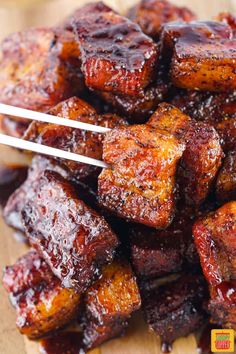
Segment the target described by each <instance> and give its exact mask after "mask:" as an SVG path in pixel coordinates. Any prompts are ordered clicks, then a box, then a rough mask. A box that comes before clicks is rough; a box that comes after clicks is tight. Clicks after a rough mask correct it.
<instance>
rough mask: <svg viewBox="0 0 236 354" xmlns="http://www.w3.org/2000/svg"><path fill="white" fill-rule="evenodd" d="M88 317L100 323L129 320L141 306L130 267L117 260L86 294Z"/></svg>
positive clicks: (122, 260) (106, 268) (124, 262)
mask: <svg viewBox="0 0 236 354" xmlns="http://www.w3.org/2000/svg"><path fill="white" fill-rule="evenodd" d="M85 306H86V314H87V316H88V318H90V319H91V318H93V319H94V320H95V321H97V322H98V323H99V324H108V323H110V322H111V321H116V320H119V319H128V318H129V317H130V315H131V313H132V312H134V311H135V310H138V309H139V307H140V296H139V290H138V286H137V283H136V279H135V276H134V274H133V272H132V270H131V267H130V265H129V264H128V263H127V262H126V261H125V260H124V259H121V260H114V261H113V262H112V263H111V264H109V265H107V266H105V267H104V268H103V271H102V277H101V279H100V280H98V281H97V282H96V283H95V284H93V285H92V286H91V287H90V288H89V289H88V291H87V292H86V294H85Z"/></svg>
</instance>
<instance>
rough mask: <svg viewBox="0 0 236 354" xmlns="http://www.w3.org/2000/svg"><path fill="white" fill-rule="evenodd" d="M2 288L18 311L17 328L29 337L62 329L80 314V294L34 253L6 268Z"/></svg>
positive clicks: (29, 253) (33, 251)
mask: <svg viewBox="0 0 236 354" xmlns="http://www.w3.org/2000/svg"><path fill="white" fill-rule="evenodd" d="M3 285H4V287H5V289H6V291H7V292H8V293H9V298H10V301H11V303H12V305H13V307H14V308H15V310H16V314H17V320H16V325H17V328H18V329H19V331H20V332H21V333H22V334H26V335H27V336H28V337H30V338H34V339H35V338H39V337H41V336H43V335H46V334H48V333H50V332H52V331H54V330H56V329H58V328H60V327H63V326H64V325H66V324H67V323H68V322H70V321H71V320H72V319H74V318H75V317H76V315H77V311H78V307H79V304H80V295H79V294H78V293H77V292H76V291H75V290H74V289H65V288H63V287H62V286H61V282H60V280H59V279H58V278H57V277H55V275H54V274H53V273H52V272H51V270H50V268H49V267H48V265H47V263H46V262H45V261H44V260H43V259H42V258H41V256H40V255H39V254H38V253H37V252H36V251H35V250H30V251H29V252H28V253H27V254H25V255H24V256H23V257H21V258H19V259H18V260H17V261H16V263H15V264H14V265H12V266H8V267H6V268H5V271H4V276H3Z"/></svg>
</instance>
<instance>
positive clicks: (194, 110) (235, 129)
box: [171, 90, 236, 152]
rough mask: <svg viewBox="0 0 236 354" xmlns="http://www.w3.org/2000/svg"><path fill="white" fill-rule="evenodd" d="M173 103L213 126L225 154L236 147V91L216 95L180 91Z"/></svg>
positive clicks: (192, 116) (212, 93)
mask: <svg viewBox="0 0 236 354" xmlns="http://www.w3.org/2000/svg"><path fill="white" fill-rule="evenodd" d="M171 103H172V104H173V105H175V106H176V107H178V108H179V109H180V110H181V111H183V112H184V113H185V114H188V115H189V116H190V117H191V118H194V119H196V120H197V121H203V122H206V123H209V124H211V125H212V126H213V127H214V128H215V129H216V130H217V132H218V134H219V136H220V139H221V145H222V148H223V150H224V151H225V152H228V151H230V150H234V149H235V146H236V114H235V112H236V91H232V92H230V93H214V92H200V91H186V90H180V91H178V93H177V95H175V96H174V97H173V98H172V101H171Z"/></svg>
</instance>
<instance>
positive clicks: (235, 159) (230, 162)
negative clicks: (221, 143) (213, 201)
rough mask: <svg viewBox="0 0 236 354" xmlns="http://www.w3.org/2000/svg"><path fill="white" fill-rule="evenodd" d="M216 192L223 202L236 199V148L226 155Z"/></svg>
mask: <svg viewBox="0 0 236 354" xmlns="http://www.w3.org/2000/svg"><path fill="white" fill-rule="evenodd" d="M216 194H217V198H218V200H219V201H221V202H226V201H230V200H236V150H234V151H233V150H232V151H230V152H229V153H228V154H227V156H226V157H225V160H224V162H223V165H222V168H221V170H220V172H219V174H218V177H217V181H216Z"/></svg>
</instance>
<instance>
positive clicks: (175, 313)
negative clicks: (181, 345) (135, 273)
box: [141, 275, 207, 345]
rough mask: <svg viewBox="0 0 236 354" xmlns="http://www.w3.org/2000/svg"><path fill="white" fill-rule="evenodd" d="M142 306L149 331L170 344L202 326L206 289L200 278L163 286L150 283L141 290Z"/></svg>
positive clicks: (193, 276)
mask: <svg viewBox="0 0 236 354" xmlns="http://www.w3.org/2000/svg"><path fill="white" fill-rule="evenodd" d="M141 296H142V306H143V310H144V315H145V318H146V320H147V323H148V324H149V327H150V329H151V330H152V331H154V332H155V333H156V334H157V335H159V336H160V337H161V340H162V342H163V343H166V344H170V345H171V343H172V342H173V341H174V340H175V339H176V338H178V337H182V336H186V335H188V334H189V333H191V332H193V331H195V330H197V329H199V328H200V326H201V325H202V324H203V322H204V319H205V317H206V314H205V312H204V310H203V302H204V300H205V299H206V298H207V289H206V286H205V282H204V280H203V278H202V277H201V276H199V275H182V276H180V277H179V278H177V280H174V281H173V280H172V281H171V280H170V281H169V282H168V283H166V284H164V285H160V284H158V281H157V280H151V281H149V282H147V283H146V284H144V286H143V288H142V289H141Z"/></svg>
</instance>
